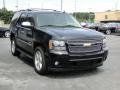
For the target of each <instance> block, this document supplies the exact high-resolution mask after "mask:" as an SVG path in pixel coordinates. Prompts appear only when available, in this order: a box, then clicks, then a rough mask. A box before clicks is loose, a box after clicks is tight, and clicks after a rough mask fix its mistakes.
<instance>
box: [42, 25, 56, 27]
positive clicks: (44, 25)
mask: <svg viewBox="0 0 120 90" xmlns="http://www.w3.org/2000/svg"><path fill="white" fill-rule="evenodd" d="M40 27H57V26H56V25H43V26H40Z"/></svg>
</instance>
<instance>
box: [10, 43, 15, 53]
mask: <svg viewBox="0 0 120 90" xmlns="http://www.w3.org/2000/svg"><path fill="white" fill-rule="evenodd" d="M11 51H12V53H15V42H14V41H12V43H11Z"/></svg>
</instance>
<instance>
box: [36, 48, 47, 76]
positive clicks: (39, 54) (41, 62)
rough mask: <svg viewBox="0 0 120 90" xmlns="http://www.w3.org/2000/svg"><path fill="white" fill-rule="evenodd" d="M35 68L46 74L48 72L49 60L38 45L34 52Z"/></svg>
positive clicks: (41, 73) (38, 71) (39, 72)
mask: <svg viewBox="0 0 120 90" xmlns="http://www.w3.org/2000/svg"><path fill="white" fill-rule="evenodd" d="M34 68H35V71H36V72H37V73H38V74H40V75H44V74H46V73H47V72H48V66H47V60H46V58H45V54H44V51H43V49H42V48H41V47H37V48H36V49H35V53H34Z"/></svg>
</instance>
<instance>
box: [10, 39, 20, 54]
mask: <svg viewBox="0 0 120 90" xmlns="http://www.w3.org/2000/svg"><path fill="white" fill-rule="evenodd" d="M11 52H12V55H13V56H19V55H20V52H19V51H17V46H16V43H15V39H13V40H11Z"/></svg>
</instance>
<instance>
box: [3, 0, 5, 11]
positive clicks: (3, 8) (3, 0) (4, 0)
mask: <svg viewBox="0 0 120 90" xmlns="http://www.w3.org/2000/svg"><path fill="white" fill-rule="evenodd" d="M3 9H4V10H5V0H3Z"/></svg>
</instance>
